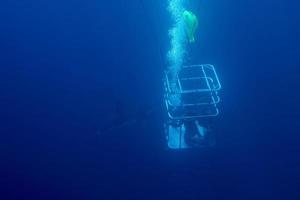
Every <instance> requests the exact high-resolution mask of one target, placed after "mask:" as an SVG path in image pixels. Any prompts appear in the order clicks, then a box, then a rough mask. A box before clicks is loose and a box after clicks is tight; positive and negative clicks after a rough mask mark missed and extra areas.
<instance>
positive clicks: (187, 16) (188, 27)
mask: <svg viewBox="0 0 300 200" xmlns="http://www.w3.org/2000/svg"><path fill="white" fill-rule="evenodd" d="M182 18H183V21H184V30H185V33H186V36H187V39H188V41H189V43H194V42H195V32H196V30H197V28H198V18H197V16H196V15H195V14H194V13H193V12H191V11H188V10H185V11H184V12H183V14H182Z"/></svg>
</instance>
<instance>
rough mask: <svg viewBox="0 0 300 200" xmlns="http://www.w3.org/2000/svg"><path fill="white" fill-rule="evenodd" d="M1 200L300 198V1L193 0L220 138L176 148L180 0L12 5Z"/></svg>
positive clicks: (4, 28)
mask: <svg viewBox="0 0 300 200" xmlns="http://www.w3.org/2000/svg"><path fill="white" fill-rule="evenodd" d="M0 5H1V6H0V18H1V20H0V22H1V23H0V25H1V32H0V36H1V37H0V38H1V39H0V42H1V43H0V44H1V45H0V119H1V121H0V125H1V126H0V134H1V140H0V141H1V142H0V156H1V157H0V158H1V163H0V183H1V189H0V191H1V192H0V198H1V199H85V200H86V199H92V200H93V199H271V198H272V199H299V198H300V193H299V191H298V188H299V185H300V172H299V169H300V159H299V152H300V151H299V150H300V148H299V141H300V137H299V135H298V134H299V128H300V127H299V119H300V117H299V113H300V109H299V101H300V95H299V94H298V90H299V89H298V87H299V69H298V68H299V66H300V57H299V55H300V48H299V45H300V39H299V35H300V28H299V21H300V17H299V14H298V9H297V8H298V7H299V3H297V2H294V1H283V0H273V1H271V0H261V1H230V0H229V1H214V0H212V1H208V0H202V1H192V0H190V3H189V9H191V10H193V12H195V13H196V14H197V15H198V17H199V30H198V32H197V35H196V38H197V42H196V43H195V44H192V45H189V46H188V47H187V48H188V51H189V52H190V53H189V55H188V61H187V62H190V63H197V64H198V63H211V64H214V65H215V67H216V69H217V71H218V74H219V78H220V80H221V82H222V85H223V89H222V91H221V98H222V102H221V105H220V111H221V113H220V116H219V117H218V118H216V119H215V120H214V131H215V133H216V137H217V138H216V146H215V147H214V148H213V149H207V150H201V151H199V150H188V151H182V152H170V151H167V150H166V144H165V138H164V133H163V121H164V112H165V110H164V105H163V101H162V96H163V89H162V77H163V71H164V70H165V68H166V65H167V59H166V56H167V52H168V50H169V48H170V44H169V36H168V30H169V29H170V26H171V24H172V22H171V19H170V16H169V13H168V11H167V6H168V1H167V0H165V1H162V0H152V1H147V0H132V1H125V0H116V1H82V0H75V1H58V0H53V1H37V0H31V1H19V0H13V1H2V2H1V3H0Z"/></svg>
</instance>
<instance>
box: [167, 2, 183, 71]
mask: <svg viewBox="0 0 300 200" xmlns="http://www.w3.org/2000/svg"><path fill="white" fill-rule="evenodd" d="M185 2H186V0H169V6H168V10H169V12H170V14H171V17H172V20H173V23H174V24H173V25H172V27H171V28H170V30H169V36H170V43H171V47H170V50H169V52H168V55H167V57H168V61H169V70H170V72H171V75H172V77H175V76H176V74H177V73H178V72H179V70H180V68H181V67H182V64H183V61H184V55H185V53H186V50H185V49H186V45H185V44H186V37H185V31H184V21H183V17H182V13H183V12H184V3H185Z"/></svg>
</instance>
